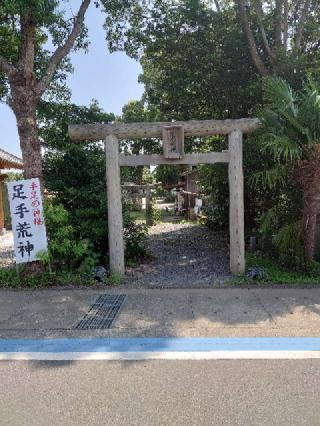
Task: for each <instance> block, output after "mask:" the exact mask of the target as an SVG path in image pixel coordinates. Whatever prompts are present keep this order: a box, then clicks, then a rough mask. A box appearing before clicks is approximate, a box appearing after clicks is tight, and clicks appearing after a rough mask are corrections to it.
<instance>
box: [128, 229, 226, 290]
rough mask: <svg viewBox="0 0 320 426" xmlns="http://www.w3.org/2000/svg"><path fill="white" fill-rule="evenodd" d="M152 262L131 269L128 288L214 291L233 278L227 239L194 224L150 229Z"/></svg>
mask: <svg viewBox="0 0 320 426" xmlns="http://www.w3.org/2000/svg"><path fill="white" fill-rule="evenodd" d="M148 247H149V250H150V252H151V254H152V259H151V260H149V261H146V262H145V263H144V264H141V265H139V266H138V267H136V268H128V270H127V277H126V280H125V284H126V285H128V286H134V287H144V288H154V287H157V288H178V287H179V288H181V287H186V288H202V287H213V286H214V283H219V284H221V282H223V281H224V280H225V279H226V278H229V277H230V274H229V250H228V247H227V243H226V237H225V235H223V234H221V233H217V232H213V231H212V230H210V229H208V228H207V227H206V226H203V225H198V224H194V223H191V222H187V223H185V222H183V223H170V222H161V223H160V224H158V225H156V226H153V227H151V228H150V229H149V237H148Z"/></svg>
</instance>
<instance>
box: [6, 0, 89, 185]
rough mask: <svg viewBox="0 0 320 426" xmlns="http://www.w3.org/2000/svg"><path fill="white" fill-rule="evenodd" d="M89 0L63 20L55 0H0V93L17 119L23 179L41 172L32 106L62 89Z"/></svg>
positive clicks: (79, 41)
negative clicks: (23, 167)
mask: <svg viewBox="0 0 320 426" xmlns="http://www.w3.org/2000/svg"><path fill="white" fill-rule="evenodd" d="M90 2H91V0H82V1H81V4H80V7H79V10H78V12H77V15H76V16H75V17H72V18H70V19H68V18H67V17H66V13H65V12H64V11H63V9H62V7H61V6H62V4H61V3H62V2H59V1H58V0H1V1H0V40H1V43H0V84H1V90H0V94H1V95H2V97H4V98H5V99H6V101H7V103H8V104H9V106H10V107H11V109H12V111H13V112H14V114H15V117H16V120H17V126H18V132H19V137H20V145H21V150H22V157H23V162H24V165H25V176H26V178H30V177H42V165H41V150H40V141H39V136H38V126H37V118H36V109H37V105H38V103H39V101H40V99H41V98H42V97H43V96H44V94H46V95H47V96H49V94H50V95H51V96H61V95H62V96H63V95H66V94H67V92H68V91H67V89H66V87H65V85H64V80H65V73H66V72H69V71H70V70H71V65H70V63H69V62H68V60H67V57H68V54H69V53H70V51H71V49H72V48H80V47H86V45H87V43H86V41H85V35H86V30H85V27H84V25H83V23H84V17H85V13H86V11H87V9H88V7H89V5H90ZM50 45H52V47H53V50H52V51H50V50H49V47H48V46H50ZM61 83H62V84H61ZM49 89H50V91H49V92H47V90H49Z"/></svg>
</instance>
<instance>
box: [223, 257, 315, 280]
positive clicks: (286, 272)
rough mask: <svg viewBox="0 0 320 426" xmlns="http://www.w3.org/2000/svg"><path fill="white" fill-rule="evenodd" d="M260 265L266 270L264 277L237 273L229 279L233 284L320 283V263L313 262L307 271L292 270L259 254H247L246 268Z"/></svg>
mask: <svg viewBox="0 0 320 426" xmlns="http://www.w3.org/2000/svg"><path fill="white" fill-rule="evenodd" d="M252 267H261V268H263V269H264V270H265V272H266V277H264V278H261V279H250V278H247V277H246V276H245V275H238V276H237V277H234V278H232V279H231V283H233V284H254V283H261V284H293V285H299V284H300V285H305V284H309V285H317V284H319V285H320V264H319V263H316V262H315V263H314V266H313V268H311V269H310V270H309V271H306V272H303V271H294V270H290V269H288V268H286V267H285V266H283V265H281V264H280V263H279V262H277V260H276V259H272V258H270V257H267V256H263V255H261V254H247V256H246V269H247V270H248V269H249V268H252Z"/></svg>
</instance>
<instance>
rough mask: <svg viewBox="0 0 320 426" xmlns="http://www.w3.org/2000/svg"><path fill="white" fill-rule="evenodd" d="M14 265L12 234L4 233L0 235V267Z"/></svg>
mask: <svg viewBox="0 0 320 426" xmlns="http://www.w3.org/2000/svg"><path fill="white" fill-rule="evenodd" d="M13 263H14V250H13V235H12V232H9V231H7V232H5V234H4V235H0V267H1V268H3V267H4V266H9V265H12V264H13Z"/></svg>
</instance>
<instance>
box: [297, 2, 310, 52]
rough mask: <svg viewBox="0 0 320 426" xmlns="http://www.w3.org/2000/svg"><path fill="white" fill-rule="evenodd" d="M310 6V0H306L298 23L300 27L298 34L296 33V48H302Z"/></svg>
mask: <svg viewBox="0 0 320 426" xmlns="http://www.w3.org/2000/svg"><path fill="white" fill-rule="evenodd" d="M309 8H310V0H306V1H305V3H304V5H303V9H302V13H301V18H300V21H299V24H298V29H297V34H296V42H295V45H296V48H297V49H300V48H301V41H302V36H303V30H304V25H305V23H306V19H307V15H308V11H309Z"/></svg>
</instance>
